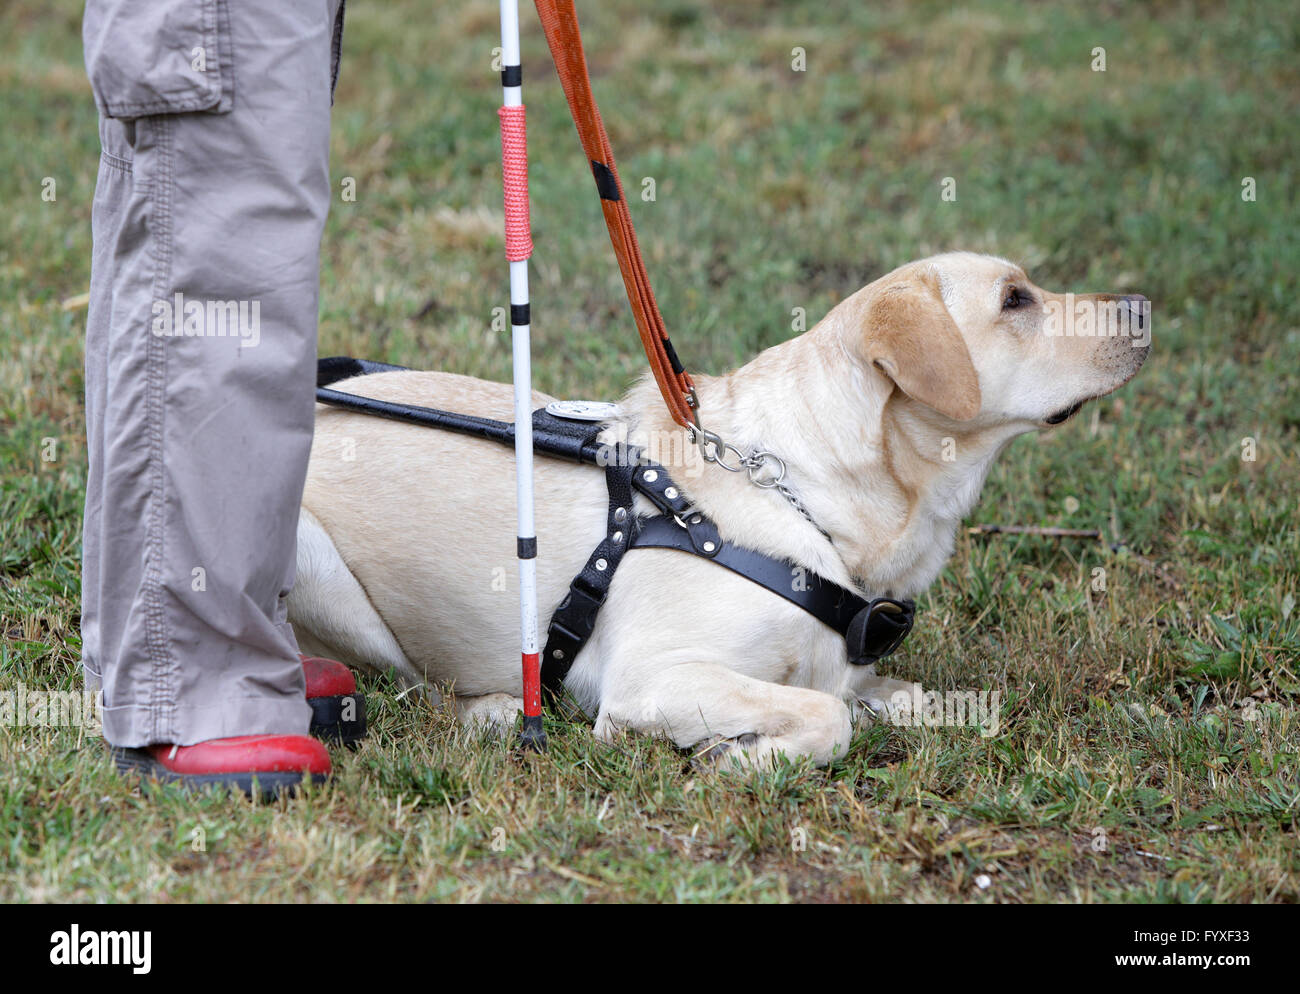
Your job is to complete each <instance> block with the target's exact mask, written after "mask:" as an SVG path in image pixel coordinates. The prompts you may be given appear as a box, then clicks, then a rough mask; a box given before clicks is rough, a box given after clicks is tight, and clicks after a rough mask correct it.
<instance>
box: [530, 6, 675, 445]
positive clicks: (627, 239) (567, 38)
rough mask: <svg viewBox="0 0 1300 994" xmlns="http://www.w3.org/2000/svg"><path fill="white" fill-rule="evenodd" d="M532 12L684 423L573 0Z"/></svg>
mask: <svg viewBox="0 0 1300 994" xmlns="http://www.w3.org/2000/svg"><path fill="white" fill-rule="evenodd" d="M536 3H537V13H538V16H539V17H540V18H541V21H542V29H543V30H544V31H545V32H546V43H547V45H549V46H550V49H551V56H552V58H553V59H554V60H555V71H556V74H557V75H558V76H559V77H560V85H561V86H562V87H563V88H564V98H565V100H567V101H568V103H569V112H570V113H571V114H572V115H573V123H574V125H575V127H577V129H578V139H579V140H580V141H581V142H582V150H583V152H585V153H586V156H587V159H588V161H589V162H590V163H591V172H592V175H593V176H594V177H595V179H596V190H597V192H598V193H599V194H600V208H601V211H602V212H603V213H604V215H605V226H606V227H607V228H608V229H609V240H610V242H611V243H612V244H613V246H614V255H615V256H616V257H617V258H618V268H619V271H620V272H621V273H622V274H623V286H624V288H625V289H626V290H627V299H628V302H629V303H630V304H631V305H632V315H633V317H634V318H635V319H636V327H637V331H638V332H640V334H641V344H642V345H643V346H644V347H645V353H646V358H647V359H648V360H649V362H650V371H651V372H652V373H654V378H655V381H656V382H657V383H658V384H659V392H660V393H662V394H663V398H664V403H665V404H667V405H668V411H669V413H670V414H671V415H672V417H673V420H674V421H676V422H677V423H678V424H679V425H681V426H682V427H683V428H685V427H687V426H689V425H691V424H693V423H694V422H695V420H696V419H695V415H694V413H693V410H694V408H695V403H696V402H695V383H694V381H693V380H692V379H691V376H690V374H689V373H687V372H686V370H685V369H684V368H683V367H682V364H681V361H680V360H679V359H678V358H677V352H676V351H675V350H674V349H673V343H672V341H671V340H670V339H669V337H668V330H667V328H665V326H664V319H663V315H662V314H660V313H659V304H658V303H657V302H656V300H655V294H654V290H653V289H652V288H651V286H650V276H649V274H648V273H647V272H646V268H645V263H644V261H642V258H641V246H640V244H639V243H638V242H637V238H636V231H635V229H634V228H633V227H632V215H631V214H630V213H629V211H628V208H627V198H626V197H624V195H623V184H622V183H621V182H620V181H619V178H618V168H617V167H616V166H615V165H614V151H613V149H612V148H610V145H609V135H607V134H606V133H605V125H604V123H603V122H602V121H601V119H600V110H599V108H597V106H596V98H595V95H594V94H593V93H592V90H591V77H590V76H589V75H588V73H587V57H586V55H585V53H584V52H583V50H582V35H581V33H580V32H579V31H578V14H577V11H576V10H574V6H573V2H572V0H536Z"/></svg>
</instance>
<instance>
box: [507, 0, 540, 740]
mask: <svg viewBox="0 0 1300 994" xmlns="http://www.w3.org/2000/svg"><path fill="white" fill-rule="evenodd" d="M501 66H502V68H501V89H502V97H503V98H502V106H501V109H500V110H498V111H497V115H498V116H499V117H500V118H501V171H502V180H503V182H504V186H505V215H506V259H507V260H508V261H509V263H510V339H511V345H512V349H513V353H514V384H515V488H516V493H517V497H518V518H519V523H518V529H517V532H518V539H517V549H518V555H519V625H520V650H521V655H522V661H523V686H524V727H523V730H522V731H521V732H520V735H519V742H520V745H522V746H524V747H526V748H531V749H536V750H538V751H541V750H543V749H545V748H546V732H545V731H544V730H543V728H542V681H541V667H540V662H539V658H538V645H537V533H536V530H535V527H534V524H533V420H532V418H533V388H532V364H531V355H530V346H529V334H528V332H529V324H530V322H531V317H530V315H529V307H528V257H529V256H531V255H532V254H533V239H532V232H531V229H530V226H529V221H528V139H527V128H526V126H525V119H524V103H523V73H522V69H521V66H520V61H519V4H518V0H501Z"/></svg>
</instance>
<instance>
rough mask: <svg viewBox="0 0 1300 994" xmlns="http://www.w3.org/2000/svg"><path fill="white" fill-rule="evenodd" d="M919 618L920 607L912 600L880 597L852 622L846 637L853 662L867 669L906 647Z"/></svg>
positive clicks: (850, 658)
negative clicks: (916, 618) (915, 620)
mask: <svg viewBox="0 0 1300 994" xmlns="http://www.w3.org/2000/svg"><path fill="white" fill-rule="evenodd" d="M915 616H916V604H915V603H913V602H912V601H896V600H891V599H889V598H888V597H877V598H876V599H875V600H873V601H872V602H871V603H869V604H868V605H867V606H866V607H864V608H863V609H862V610H861V611H859V612H858V613H857V614H856V615H854V616H853V620H852V621H850V622H849V630H848V631H847V632H845V634H844V641H845V642H846V643H847V645H848V650H849V662H850V663H852V664H853V665H854V666H867V665H870V664H871V663H874V662H876V661H878V660H881V659H884V658H885V657H886V656H888V655H889V654H890V653H892V652H893V651H894V650H895V649H897V648H898V647H899V646H900V645H902V644H903V639H905V638H907V633H908V632H910V631H911V630H912V620H913V618H914V617H915Z"/></svg>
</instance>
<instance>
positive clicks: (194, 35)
mask: <svg viewBox="0 0 1300 994" xmlns="http://www.w3.org/2000/svg"><path fill="white" fill-rule="evenodd" d="M81 33H82V41H83V43H84V47H85V58H86V74H87V76H88V77H89V78H90V86H91V90H92V91H93V92H94V95H95V103H96V104H97V105H98V106H99V110H100V113H102V114H103V115H104V116H105V117H110V118H125V119H130V118H137V117H144V116H147V115H151V114H181V113H189V112H201V111H206V112H210V113H225V112H228V111H230V109H231V108H232V107H233V106H234V91H235V73H234V52H233V51H232V45H231V31H230V18H229V13H228V11H227V9H226V0H88V3H87V4H86V13H85V17H84V19H83V21H82V31H81Z"/></svg>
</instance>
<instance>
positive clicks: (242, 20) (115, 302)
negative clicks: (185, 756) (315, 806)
mask: <svg viewBox="0 0 1300 994" xmlns="http://www.w3.org/2000/svg"><path fill="white" fill-rule="evenodd" d="M341 32H342V7H341V2H340V0H276V2H274V3H268V2H262V0H89V2H88V4H87V6H86V13H85V21H84V26H83V37H84V42H85V53H86V68H87V72H88V74H89V76H90V81H91V86H92V89H93V91H94V94H95V100H96V103H97V104H98V106H99V110H100V115H101V117H100V137H101V140H102V144H103V156H102V158H101V160H100V165H99V178H98V183H97V186H96V190H95V200H94V207H93V216H92V228H93V234H94V257H93V261H92V269H91V287H90V311H89V315H88V319H87V325H86V434H87V442H88V452H89V477H88V482H87V493H86V510H85V531H84V559H83V571H82V618H81V627H82V641H83V666H84V670H85V675H86V680H87V683H88V684H89V685H90V686H91V687H93V688H102V694H103V705H104V735H105V737H106V738H107V739H108V741H109V742H111V743H112V744H114V745H118V746H143V745H147V744H150V743H156V742H167V743H176V744H180V745H189V744H192V743H195V742H200V741H204V740H207V739H212V738H222V737H227V736H234V735H251V734H264V733H291V734H292V733H305V732H306V731H307V727H308V722H309V718H310V712H309V710H308V707H307V704H306V702H305V700H304V697H303V674H302V668H301V665H300V664H299V662H298V659H297V645H296V643H295V641H294V637H293V633H292V631H291V630H290V628H289V626H288V624H287V622H286V621H285V597H286V595H287V593H288V590H289V588H290V586H291V585H292V583H293V574H294V551H295V550H294V545H295V530H296V523H297V517H298V503H299V500H300V498H301V495H302V488H303V480H304V478H305V475H306V471H307V458H308V454H309V451H310V448H311V437H312V416H313V409H314V408H313V389H314V385H315V361H316V316H317V298H318V290H319V275H318V263H319V252H320V238H321V231H322V228H323V226H324V223H325V216H326V213H327V211H328V208H329V201H330V178H329V118H330V103H331V94H332V88H333V82H334V78H335V75H336V73H337V68H338V55H339V41H340V36H341Z"/></svg>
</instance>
